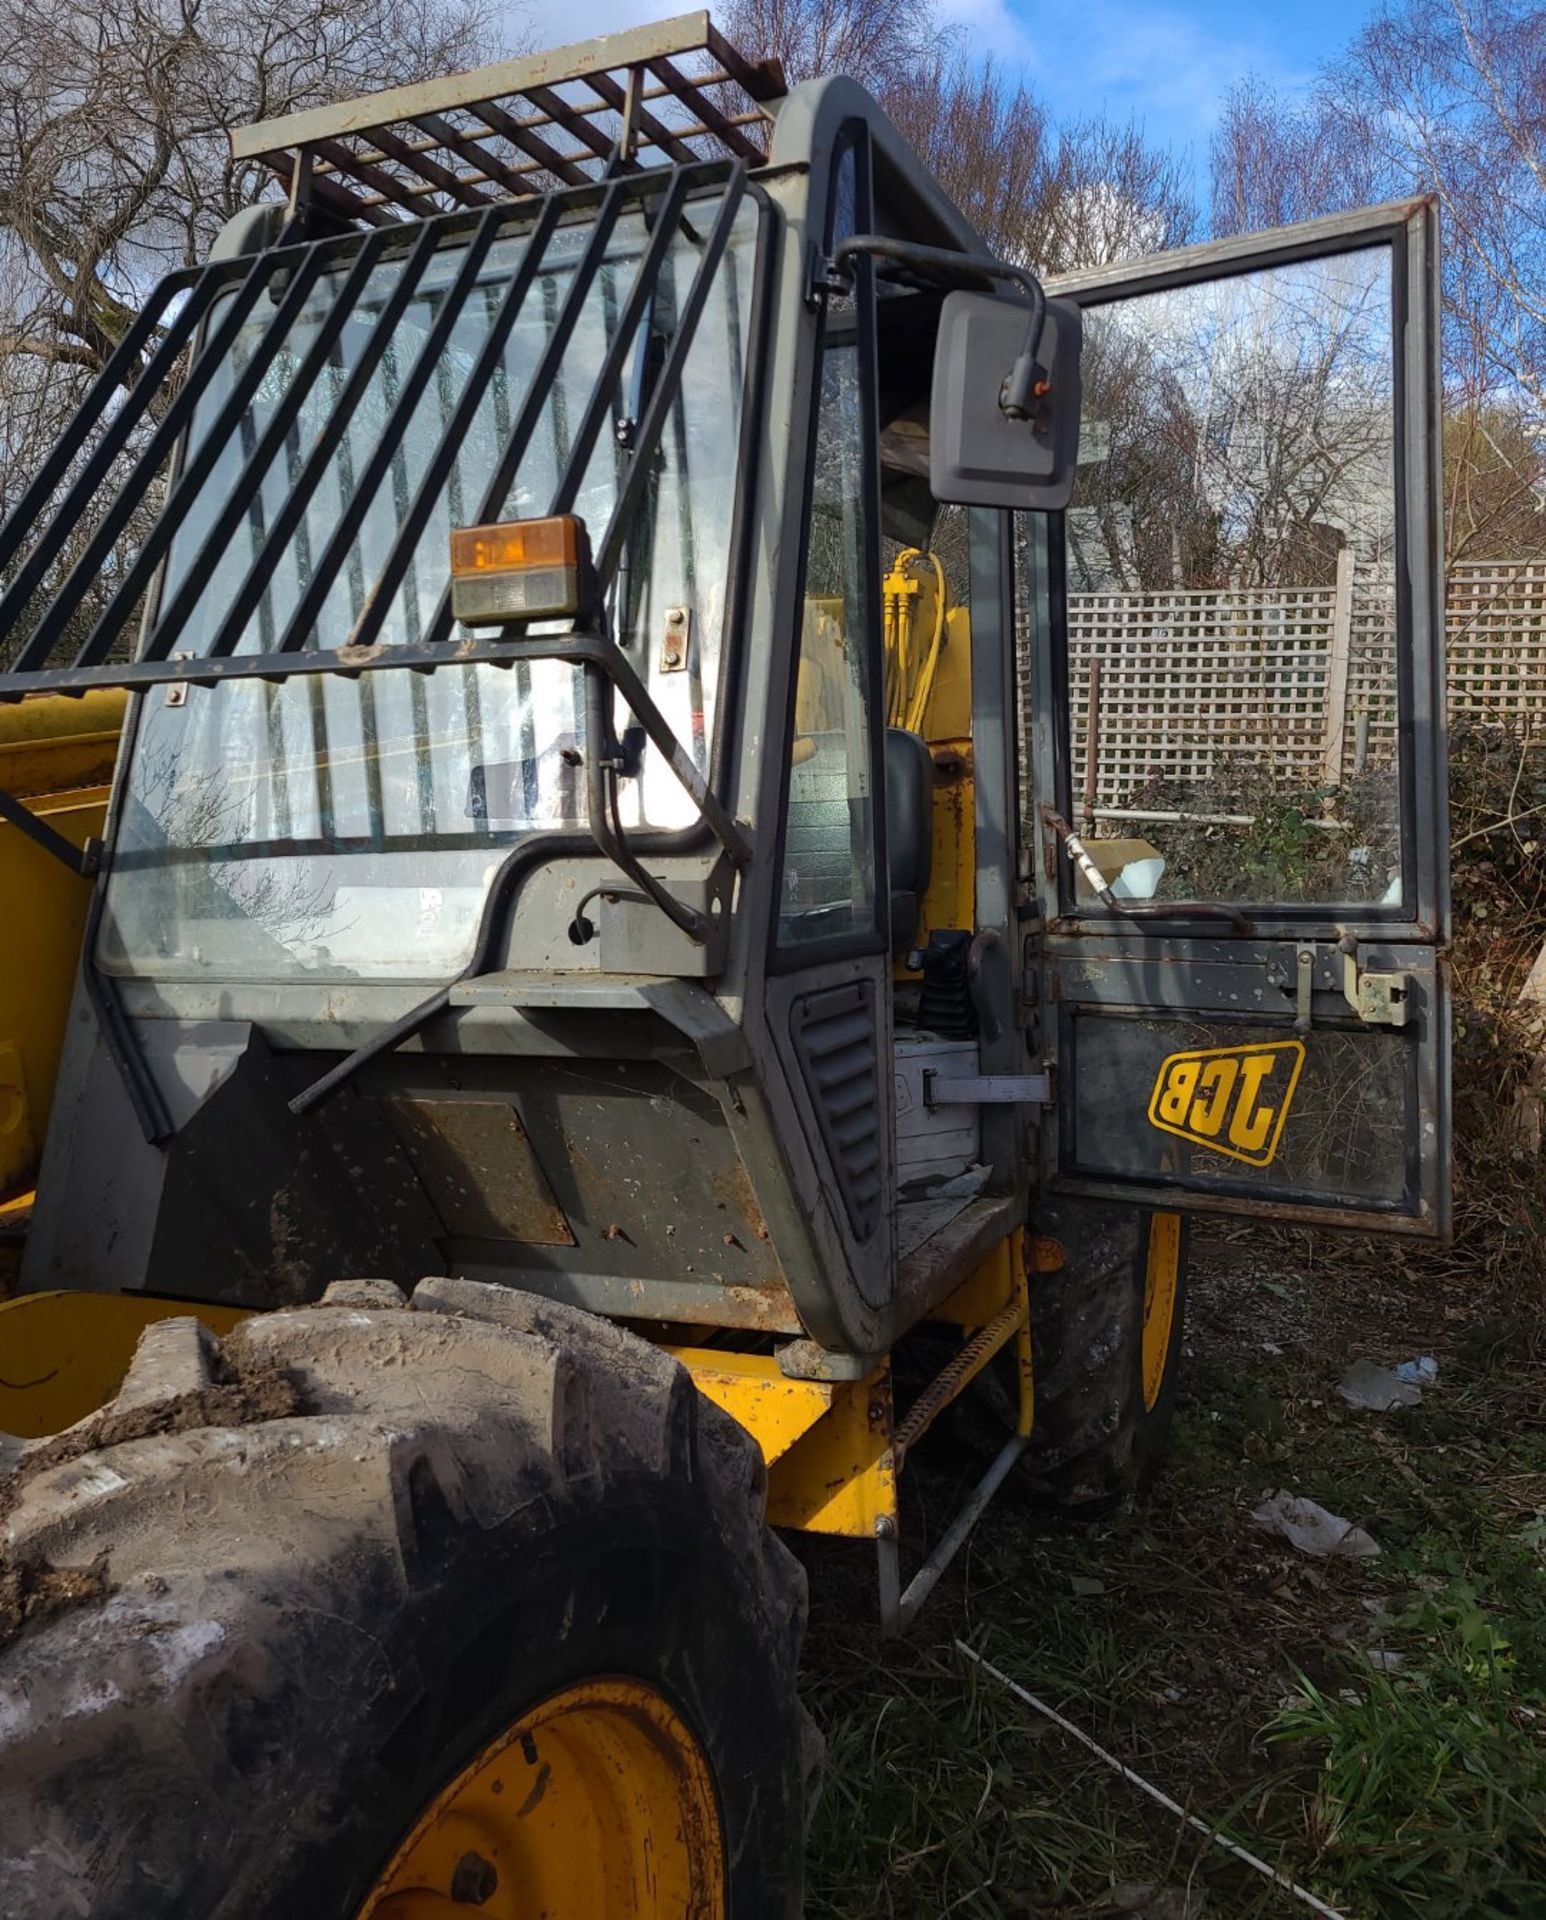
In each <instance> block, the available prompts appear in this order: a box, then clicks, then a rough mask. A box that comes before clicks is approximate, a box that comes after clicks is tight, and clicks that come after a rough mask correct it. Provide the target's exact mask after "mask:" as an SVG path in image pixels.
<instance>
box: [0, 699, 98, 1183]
mask: <svg viewBox="0 0 1546 1920" xmlns="http://www.w3.org/2000/svg"><path fill="white" fill-rule="evenodd" d="M126 697H127V696H126V695H124V694H123V693H120V692H116V691H113V692H95V693H88V694H83V695H82V696H81V697H80V698H79V699H69V698H66V697H64V696H62V695H60V696H54V697H50V698H46V699H30V700H21V701H18V702H17V703H16V704H15V705H14V706H9V707H0V791H4V792H6V793H10V794H13V795H14V796H15V797H16V798H17V799H18V800H21V801H22V802H24V804H25V805H26V806H27V807H28V808H30V810H31V811H32V812H33V813H35V814H36V815H37V816H38V818H39V819H40V820H42V821H43V822H44V823H45V824H46V825H47V826H49V827H51V828H52V829H53V830H54V832H55V833H58V834H60V835H62V836H63V838H64V839H66V840H68V841H69V842H70V844H71V845H72V846H74V847H84V845H85V843H86V841H87V840H88V839H89V838H91V837H93V836H96V835H99V834H100V833H101V831H102V822H103V818H104V816H105V814H106V810H107V799H108V791H109V788H110V786H111V783H112V778H113V764H114V762H115V760H116V759H117V755H118V734H119V729H120V727H121V725H122V722H123V715H124V706H125V701H126ZM90 898H91V883H90V881H89V880H87V879H84V878H83V877H81V876H80V875H77V874H72V873H71V872H70V871H69V870H68V868H66V867H65V866H64V865H63V864H62V862H60V861H58V860H56V859H54V858H53V857H52V855H50V854H48V853H46V852H45V851H44V850H43V848H41V847H40V846H38V845H37V844H36V843H35V842H33V841H32V840H29V839H28V838H27V836H26V834H25V833H23V832H22V831H21V830H20V829H19V828H17V827H15V826H12V825H11V824H10V823H9V822H5V821H0V901H3V902H4V908H5V937H4V939H3V941H0V1205H8V1206H10V1207H12V1208H15V1207H16V1206H18V1205H24V1204H25V1201H26V1197H27V1196H28V1194H29V1193H30V1190H31V1188H32V1186H33V1183H34V1181H35V1179H36V1177H37V1166H38V1155H39V1154H40V1153H41V1151H42V1146H43V1139H44V1135H45V1134H46V1132H47V1130H48V1115H49V1109H50V1106H51V1105H52V1102H53V1092H54V1077H55V1075H56V1073H57V1072H58V1069H59V1049H60V1046H61V1044H62V1043H63V1039H64V1024H65V1019H66V1017H67V1016H68V1013H69V1009H70V993H71V989H72V988H73V987H74V984H75V965H76V959H77V956H78V955H79V953H80V944H81V933H82V930H83V929H84V927H85V924H86V911H87V907H88V905H89V903H90Z"/></svg>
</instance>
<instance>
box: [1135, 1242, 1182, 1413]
mask: <svg viewBox="0 0 1546 1920" xmlns="http://www.w3.org/2000/svg"><path fill="white" fill-rule="evenodd" d="M1180 1279H1181V1216H1180V1214H1179V1213H1151V1214H1150V1215H1149V1250H1148V1254H1147V1257H1146V1259H1145V1261H1144V1274H1143V1410H1144V1412H1145V1413H1152V1412H1153V1411H1154V1403H1155V1401H1156V1400H1158V1399H1159V1397H1160V1388H1161V1387H1162V1386H1163V1385H1164V1384H1165V1358H1166V1355H1167V1354H1168V1353H1169V1352H1170V1330H1171V1327H1172V1326H1173V1325H1174V1324H1175V1318H1176V1289H1177V1287H1178V1285H1179V1283H1180Z"/></svg>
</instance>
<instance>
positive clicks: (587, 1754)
mask: <svg viewBox="0 0 1546 1920" xmlns="http://www.w3.org/2000/svg"><path fill="white" fill-rule="evenodd" d="M469 1912H473V1913H477V1914H479V1915H480V1916H481V1917H482V1920H536V1916H538V1915H541V1916H542V1920H613V1917H614V1916H615V1917H616V1920H623V1917H624V1916H627V1920H634V1916H638V1920H723V1915H724V1913H725V1865H724V1840H723V1835H722V1833H721V1830H720V1822H719V1807H718V1802H717V1799H716V1796H715V1792H714V1780H713V1776H712V1774H711V1773H710V1772H709V1766H708V1761H707V1760H706V1759H705V1757H704V1754H703V1750H702V1749H701V1747H699V1745H698V1743H697V1741H696V1740H695V1739H694V1737H693V1735H692V1734H691V1732H690V1731H689V1730H688V1728H687V1726H686V1725H685V1723H684V1722H683V1720H682V1719H681V1716H680V1715H679V1714H678V1713H677V1712H676V1711H675V1709H674V1708H673V1707H672V1706H671V1704H670V1702H669V1701H667V1700H666V1699H665V1698H664V1697H663V1696H662V1695H661V1694H659V1693H657V1692H656V1691H655V1689H654V1688H653V1687H650V1686H646V1685H645V1684H644V1682H643V1681H641V1680H628V1679H622V1678H612V1679H598V1680H587V1681H583V1682H581V1683H580V1684H579V1685H577V1686H573V1687H566V1688H565V1689H564V1690H563V1691H562V1692H561V1693H556V1694H554V1695H553V1696H552V1698H551V1699H548V1700H545V1701H543V1703H542V1704H541V1705H540V1706H538V1707H534V1708H533V1709H532V1710H531V1712H530V1713H527V1714H524V1715H523V1716H522V1717H521V1718H520V1719H519V1720H518V1721H516V1723H515V1725H514V1726H512V1727H509V1728H507V1729H506V1731H505V1732H503V1733H501V1734H500V1735H499V1737H498V1738H497V1739H496V1740H493V1741H491V1742H490V1744H489V1745H488V1746H486V1747H485V1748H484V1749H483V1751H482V1752H481V1753H480V1754H479V1755H478V1756H477V1758H476V1759H475V1760H473V1761H472V1763H471V1764H470V1765H469V1766H467V1767H465V1768H464V1769H463V1770H462V1772H461V1773H459V1774H458V1775H457V1777H456V1778H455V1779H454V1780H453V1781H452V1782H451V1784H450V1785H449V1786H448V1787H446V1788H445V1789H444V1791H443V1792H442V1793H440V1794H439V1795H438V1796H437V1797H436V1799H435V1800H434V1801H433V1802H432V1803H431V1805H430V1806H429V1807H427V1808H426V1809H425V1811H424V1813H423V1814H422V1815H421V1816H420V1817H419V1820H418V1822H417V1823H416V1824H415V1826H414V1828H413V1831H412V1832H411V1833H410V1834H409V1835H408V1837H407V1839H406V1840H404V1842H403V1843H402V1845H401V1846H400V1847H399V1848H398V1850H397V1852H396V1853H395V1854H394V1855H393V1857H392V1859H391V1861H390V1862H389V1863H388V1865H387V1867H386V1869H385V1871H384V1872H383V1873H382V1875H381V1877H380V1878H379V1879H378V1880H377V1882H376V1885H375V1887H374V1889H373V1890H372V1892H371V1895H370V1897H369V1899H368V1900H367V1901H366V1902H365V1904H364V1906H363V1907H361V1908H360V1911H359V1916H358V1920H459V1917H460V1916H465V1915H466V1914H468V1913H469Z"/></svg>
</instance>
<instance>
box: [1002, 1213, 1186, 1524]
mask: <svg viewBox="0 0 1546 1920" xmlns="http://www.w3.org/2000/svg"><path fill="white" fill-rule="evenodd" d="M1035 1232H1036V1234H1037V1236H1038V1238H1039V1239H1040V1241H1041V1246H1040V1248H1039V1249H1038V1251H1039V1252H1040V1253H1041V1255H1042V1258H1041V1260H1039V1261H1038V1262H1037V1263H1036V1264H1038V1265H1040V1266H1044V1267H1046V1268H1047V1269H1048V1270H1047V1271H1038V1272H1033V1273H1032V1275H1031V1281H1030V1291H1031V1351H1032V1357H1033V1367H1034V1378H1035V1385H1036V1420H1035V1426H1034V1429H1033V1431H1032V1435H1031V1445H1030V1449H1029V1451H1028V1453H1027V1456H1026V1467H1027V1472H1028V1474H1029V1477H1030V1481H1031V1484H1032V1486H1033V1488H1034V1490H1035V1492H1036V1493H1037V1495H1038V1496H1039V1497H1040V1498H1042V1499H1043V1500H1045V1501H1047V1502H1048V1503H1050V1504H1052V1505H1054V1506H1057V1507H1059V1508H1061V1509H1063V1510H1064V1511H1066V1512H1071V1513H1079V1514H1090V1515H1095V1514H1100V1513H1103V1512H1109V1511H1110V1510H1111V1509H1112V1508H1113V1507H1115V1506H1117V1505H1119V1504H1120V1503H1121V1502H1122V1501H1123V1500H1125V1499H1127V1498H1129V1497H1130V1496H1132V1495H1134V1494H1137V1493H1141V1492H1142V1491H1143V1490H1144V1488H1145V1487H1146V1486H1147V1485H1148V1484H1149V1482H1150V1481H1151V1480H1152V1479H1153V1478H1154V1475H1155V1474H1156V1473H1157V1472H1158V1470H1159V1466H1160V1462H1161V1460H1162V1459H1163V1457H1164V1452H1165V1443H1166V1439H1167V1436H1168V1434H1169V1429H1170V1418H1171V1413H1172V1411H1173V1409H1174V1406H1175V1395H1176V1375H1177V1372H1178V1370H1179V1365H1180V1359H1181V1344H1182V1330H1183V1326H1184V1322H1185V1316H1186V1274H1187V1255H1188V1229H1187V1222H1186V1219H1185V1217H1184V1216H1183V1215H1181V1214H1176V1213H1160V1212H1153V1211H1150V1210H1148V1209H1145V1208H1139V1207H1129V1206H1122V1205H1120V1204H1113V1203H1108V1202H1106V1201H1099V1200H1079V1199H1072V1198H1067V1199H1054V1200H1048V1201H1045V1202H1043V1203H1042V1204H1040V1205H1039V1206H1038V1207H1037V1209H1036V1220H1035Z"/></svg>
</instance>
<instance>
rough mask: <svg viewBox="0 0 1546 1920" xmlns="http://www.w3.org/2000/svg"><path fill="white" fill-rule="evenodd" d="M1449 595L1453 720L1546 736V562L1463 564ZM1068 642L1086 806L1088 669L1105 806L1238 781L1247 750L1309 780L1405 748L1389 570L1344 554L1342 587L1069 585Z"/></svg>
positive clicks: (1348, 771) (1275, 772)
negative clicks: (1111, 589) (1081, 588)
mask: <svg viewBox="0 0 1546 1920" xmlns="http://www.w3.org/2000/svg"><path fill="white" fill-rule="evenodd" d="M1448 599H1449V606H1448V615H1447V635H1448V653H1449V710H1450V718H1451V721H1452V722H1453V721H1458V720H1462V719H1469V720H1477V721H1482V722H1485V723H1487V724H1494V725H1495V724H1508V725H1513V726H1516V727H1517V726H1519V725H1521V724H1522V723H1524V724H1529V725H1530V726H1531V728H1532V730H1533V731H1535V732H1538V733H1542V734H1546V563H1542V562H1536V561H1531V562H1520V563H1506V562H1484V563H1474V564H1471V565H1467V566H1461V567H1457V568H1456V569H1455V571H1454V573H1453V574H1452V576H1451V579H1450V582H1449V596H1448ZM1069 650H1070V659H1069V670H1070V704H1071V709H1072V723H1073V736H1074V737H1073V762H1074V797H1075V804H1076V805H1077V804H1078V803H1079V801H1080V800H1081V798H1082V796H1083V795H1084V792H1085V770H1086V764H1087V755H1088V747H1089V732H1090V716H1091V681H1092V677H1093V678H1094V679H1095V682H1096V689H1095V690H1096V695H1097V698H1096V702H1095V710H1096V714H1097V718H1096V739H1097V754H1096V780H1095V791H1094V800H1095V805H1096V808H1097V810H1099V809H1100V808H1102V807H1113V808H1128V807H1132V806H1133V805H1134V804H1135V802H1136V803H1137V804H1140V805H1141V804H1142V803H1143V800H1144V797H1145V796H1152V795H1153V794H1154V793H1155V792H1156V790H1158V789H1160V788H1161V787H1170V786H1177V787H1180V788H1183V789H1186V790H1189V791H1191V792H1193V793H1197V792H1205V791H1206V790H1207V789H1209V788H1210V787H1218V786H1222V785H1227V784H1230V777H1231V776H1232V775H1233V774H1234V773H1235V772H1237V771H1238V770H1239V769H1240V765H1241V762H1242V761H1244V762H1246V763H1248V764H1250V765H1253V766H1260V767H1261V768H1262V769H1263V770H1264V771H1265V770H1266V769H1267V768H1268V767H1269V766H1270V769H1271V774H1272V779H1273V783H1274V785H1277V786H1279V787H1283V786H1287V785H1290V784H1291V785H1295V786H1302V787H1303V788H1305V789H1306V790H1310V789H1316V788H1324V787H1328V786H1334V785H1337V784H1340V783H1343V782H1346V781H1347V780H1349V779H1351V778H1352V777H1354V776H1355V775H1356V774H1357V773H1358V772H1359V771H1361V770H1363V769H1365V768H1368V769H1370V770H1375V769H1378V768H1380V767H1383V766H1388V765H1390V763H1391V760H1392V758H1393V755H1394V747H1395V735H1396V699H1395V664H1396V663H1395V588H1394V582H1393V578H1392V576H1391V574H1390V571H1389V570H1388V569H1384V570H1363V569H1359V570H1355V569H1354V568H1353V566H1352V564H1351V556H1350V555H1349V554H1347V553H1346V552H1344V555H1343V561H1342V565H1341V566H1340V568H1339V570H1338V577H1337V581H1336V584H1335V585H1334V586H1327V587H1280V588H1274V589H1270V590H1263V589H1246V588H1242V589H1228V590H1224V591H1218V592H1208V593H1188V592H1171V593H1076V594H1071V595H1070V596H1069ZM1156 804H1171V805H1173V804H1175V801H1174V800H1173V799H1171V800H1169V801H1168V802H1156Z"/></svg>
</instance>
